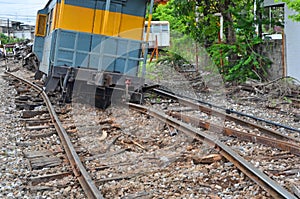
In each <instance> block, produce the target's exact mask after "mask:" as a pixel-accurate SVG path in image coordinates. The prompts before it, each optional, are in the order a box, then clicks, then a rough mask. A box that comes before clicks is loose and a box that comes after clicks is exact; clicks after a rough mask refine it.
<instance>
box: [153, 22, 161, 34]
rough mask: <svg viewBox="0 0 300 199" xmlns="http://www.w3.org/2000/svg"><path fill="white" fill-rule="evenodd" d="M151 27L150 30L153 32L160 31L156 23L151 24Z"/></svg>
mask: <svg viewBox="0 0 300 199" xmlns="http://www.w3.org/2000/svg"><path fill="white" fill-rule="evenodd" d="M151 29H152V32H153V33H159V32H161V31H160V25H159V24H158V25H152V26H151Z"/></svg>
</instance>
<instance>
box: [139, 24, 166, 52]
mask: <svg viewBox="0 0 300 199" xmlns="http://www.w3.org/2000/svg"><path fill="white" fill-rule="evenodd" d="M147 27H148V22H147V21H146V22H145V28H144V41H146V34H147ZM156 42H157V46H158V48H160V49H161V48H165V47H169V46H170V24H169V22H168V21H151V26H150V32H149V39H148V43H149V49H154V48H155V47H156Z"/></svg>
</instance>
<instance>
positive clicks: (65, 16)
mask: <svg viewBox="0 0 300 199" xmlns="http://www.w3.org/2000/svg"><path fill="white" fill-rule="evenodd" d="M56 13H60V14H59V15H60V16H59V17H60V18H58V15H56V19H55V29H57V28H61V29H64V30H71V31H79V32H86V33H93V34H102V35H108V36H119V37H122V38H128V39H135V40H142V33H143V27H144V20H145V19H144V18H143V17H137V16H132V15H127V14H122V13H115V12H108V11H105V10H97V11H96V12H95V10H94V9H90V8H83V7H78V6H72V5H67V4H65V5H64V6H61V5H59V4H58V6H57V10H56ZM94 15H95V17H94ZM93 21H94V23H93ZM105 24H107V25H105ZM93 26H94V27H93Z"/></svg>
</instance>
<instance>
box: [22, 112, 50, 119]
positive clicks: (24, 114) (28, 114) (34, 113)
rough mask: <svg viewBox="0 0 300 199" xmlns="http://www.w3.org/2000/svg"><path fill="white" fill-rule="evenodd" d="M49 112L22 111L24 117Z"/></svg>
mask: <svg viewBox="0 0 300 199" xmlns="http://www.w3.org/2000/svg"><path fill="white" fill-rule="evenodd" d="M45 113H48V111H23V112H22V116H21V117H22V118H32V117H35V116H37V115H42V114H45Z"/></svg>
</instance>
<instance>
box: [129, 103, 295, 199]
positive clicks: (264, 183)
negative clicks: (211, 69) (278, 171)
mask: <svg viewBox="0 0 300 199" xmlns="http://www.w3.org/2000/svg"><path fill="white" fill-rule="evenodd" d="M129 107H130V108H131V109H134V110H137V111H139V112H142V113H144V114H147V115H150V116H152V117H154V118H156V119H158V120H160V121H161V122H164V123H166V124H168V125H170V126H173V127H174V128H176V129H178V130H179V131H182V132H184V133H185V134H187V135H189V136H191V137H193V138H195V139H198V140H201V141H202V142H206V143H208V144H209V145H210V146H212V147H214V148H215V149H216V150H218V151H219V153H220V154H221V155H222V156H223V157H225V158H226V159H227V160H228V161H230V162H232V163H233V164H234V165H235V166H236V167H237V168H238V169H240V170H241V171H242V172H243V173H244V174H246V175H247V176H248V177H249V178H250V179H252V180H253V181H254V182H256V183H257V184H258V185H259V186H260V187H262V188H263V189H264V190H266V191H267V192H268V193H269V194H270V195H271V196H273V197H274V198H288V199H296V197H295V196H294V195H293V194H291V193H290V192H288V191H287V190H286V189H284V188H283V187H281V186H280V185H279V184H278V183H277V182H275V181H274V180H272V179H271V178H269V177H268V176H267V175H266V174H264V173H263V172H261V171H260V170H259V169H257V168H255V167H254V166H253V165H252V164H250V163H249V162H247V161H246V160H245V159H244V158H242V157H241V156H240V155H238V154H237V153H235V152H234V151H233V150H232V149H231V148H229V147H228V146H226V145H225V144H223V143H221V142H220V141H218V140H216V139H215V138H213V137H211V136H210V135H208V134H206V133H204V132H201V131H199V130H198V129H196V128H194V127H192V126H190V125H188V124H186V123H183V122H181V121H179V120H177V119H175V118H173V117H171V116H168V115H166V114H165V113H162V112H160V111H158V110H155V109H152V108H147V107H145V106H142V105H137V104H131V103H129Z"/></svg>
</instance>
